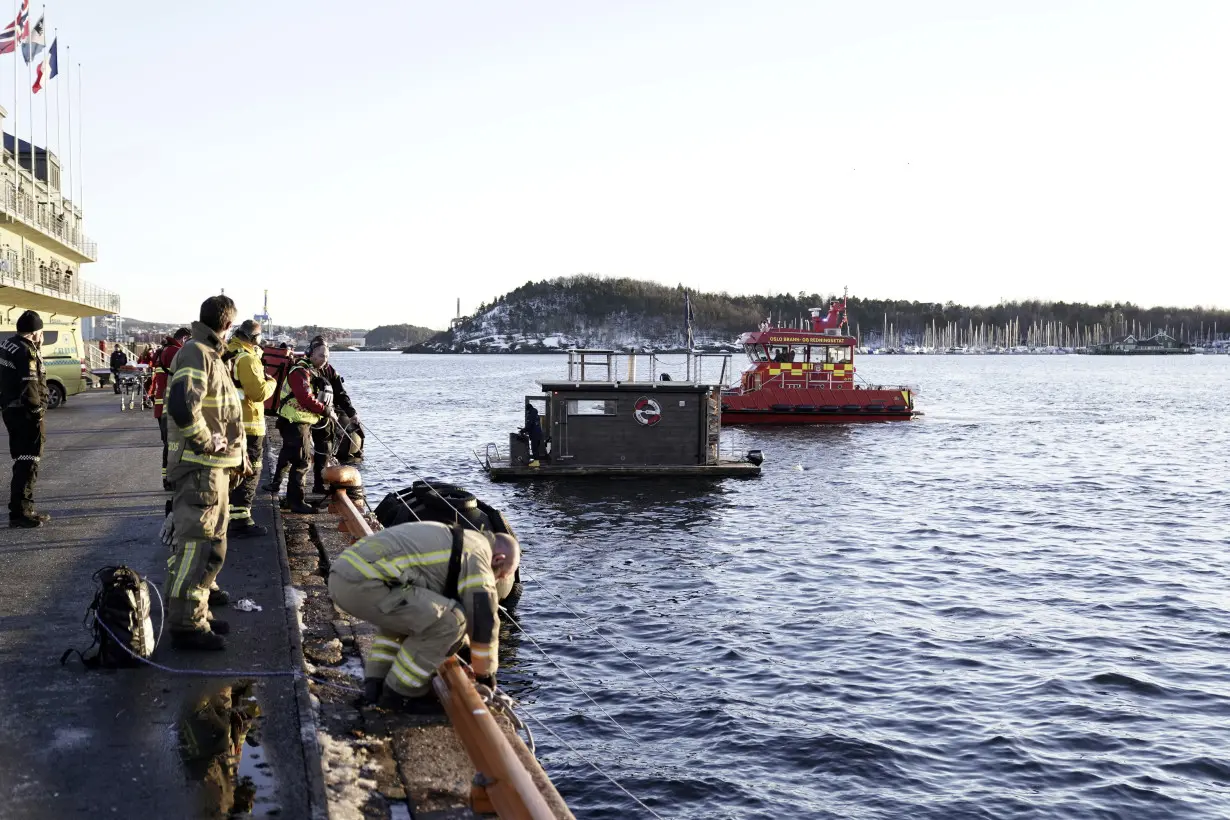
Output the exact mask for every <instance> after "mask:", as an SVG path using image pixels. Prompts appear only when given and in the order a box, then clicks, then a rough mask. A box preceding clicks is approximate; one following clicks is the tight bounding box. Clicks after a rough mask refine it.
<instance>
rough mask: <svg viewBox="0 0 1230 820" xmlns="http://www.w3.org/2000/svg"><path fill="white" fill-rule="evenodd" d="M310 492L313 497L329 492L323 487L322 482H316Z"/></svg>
mask: <svg viewBox="0 0 1230 820" xmlns="http://www.w3.org/2000/svg"><path fill="white" fill-rule="evenodd" d="M312 492H313V493H314V494H315V495H324V494H325V493H327V492H329V490H328V489H327V488H326V487H325V485H324V484H323V483H322V482H319V481H317V482H316V483H315V484H313V485H312Z"/></svg>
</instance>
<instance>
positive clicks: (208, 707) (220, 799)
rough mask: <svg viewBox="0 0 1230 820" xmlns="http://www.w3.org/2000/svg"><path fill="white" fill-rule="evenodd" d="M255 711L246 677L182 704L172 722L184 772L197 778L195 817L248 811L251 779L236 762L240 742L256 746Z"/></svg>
mask: <svg viewBox="0 0 1230 820" xmlns="http://www.w3.org/2000/svg"><path fill="white" fill-rule="evenodd" d="M260 715H261V709H260V705H259V704H258V703H257V701H256V695H255V692H254V684H253V683H251V682H241V683H238V684H235V685H233V686H224V687H222V688H221V689H218V690H214V691H212V692H209V693H206V694H205V695H203V696H202V697H200V698H198V699H197V700H195V701H190V702H188V704H187V705H186V707H185V709H184V712H183V715H182V716H181V719H180V722H179V725H178V727H177V734H178V737H179V754H180V759H181V760H182V761H183V763H184V771H185V773H186V774H187V775H188V778H189V779H190V780H194V781H196V782H198V783H199V784H200V789H199V790H198V792H197V806H198V809H199V811H198V814H197V816H198V817H202V818H228V817H235V816H237V815H249V814H251V813H252V810H253V808H254V806H255V803H256V783H255V782H254V779H253V777H252V774H251V773H248V772H244V773H242V774H241V773H240V767H241V760H242V757H243V747H244V743H245V742H246V743H247V745H249V746H253V747H257V746H260V740H259V737H258V731H257V730H256V728H255V724H256V721H257V719H258V718H259V717H260ZM245 768H246V767H245Z"/></svg>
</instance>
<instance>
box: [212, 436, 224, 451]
mask: <svg viewBox="0 0 1230 820" xmlns="http://www.w3.org/2000/svg"><path fill="white" fill-rule="evenodd" d="M209 445H210V446H211V447H212V448H213V450H212V451H211V452H214V453H225V452H226V436H224V435H222V434H221V433H214V437H213V438H212V439H210V440H209Z"/></svg>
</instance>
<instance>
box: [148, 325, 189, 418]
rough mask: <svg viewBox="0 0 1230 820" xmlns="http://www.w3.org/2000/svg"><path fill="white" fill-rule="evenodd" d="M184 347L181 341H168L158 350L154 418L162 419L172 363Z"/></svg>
mask: <svg viewBox="0 0 1230 820" xmlns="http://www.w3.org/2000/svg"><path fill="white" fill-rule="evenodd" d="M181 347H183V345H182V344H180V341H179V339H168V340H167V342H166V343H165V344H164V345H163V346H162V347H160V348H158V358H157V359H155V360H154V418H156V419H160V418H162V409H163V402H164V400H165V398H166V393H167V378H168V377H169V376H170V375H171V361H172V360H173V359H174V358H175V354H176V353H178V352H179V349H180V348H181Z"/></svg>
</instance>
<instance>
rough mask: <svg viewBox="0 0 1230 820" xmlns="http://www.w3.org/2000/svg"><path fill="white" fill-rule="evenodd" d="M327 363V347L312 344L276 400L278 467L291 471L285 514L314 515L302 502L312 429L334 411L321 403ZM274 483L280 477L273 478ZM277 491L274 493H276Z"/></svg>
mask: <svg viewBox="0 0 1230 820" xmlns="http://www.w3.org/2000/svg"><path fill="white" fill-rule="evenodd" d="M328 361H329V347H328V345H326V344H325V343H324V342H323V341H322V342H319V343H317V342H313V343H312V345H311V346H310V347H309V348H308V353H307V355H306V356H305V357H303V358H301V359H299V361H297V362H295V364H294V366H293V367H292V368H291V369H290V372H289V373H287V374H286V381H285V382H284V383H283V384H282V394H281V396H279V398H278V434H279V435H281V437H282V453H281V455H279V456H278V465H279V470H278V472H280V471H281V470H280V467H281V465H283V464H286V465H287V466H289V468H290V479H289V481H288V483H287V486H286V503H285V507H286V509H287V510H289V511H290V512H293V513H299V514H301V515H310V514H312V513H315V512H317V510H316V509H315V508H314V507H311V506H309V505H308V504H307V503H306V502H305V501H304V496H305V494H306V484H307V472H308V469H309V468H310V467H311V465H312V448H313V442H312V427H313V426H314V425H318V424H322V423H326V420H327V419H329V418H330V417H332V416H333V415H334V414H333V409H332V408H331V407H329V406H328V405H326V404H325V403H324V402H323V401H322V400H321V399H322V396H321V392H322V391H321V388H320V384H321V380H322V379H323V376H322V375H321V371H320V369H321V367H323V366H324V364H325V363H326V362H328ZM273 481H274V482H277V483H280V477H279V476H278V475H276V474H275V475H274V478H273ZM275 491H276V490H275Z"/></svg>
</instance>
